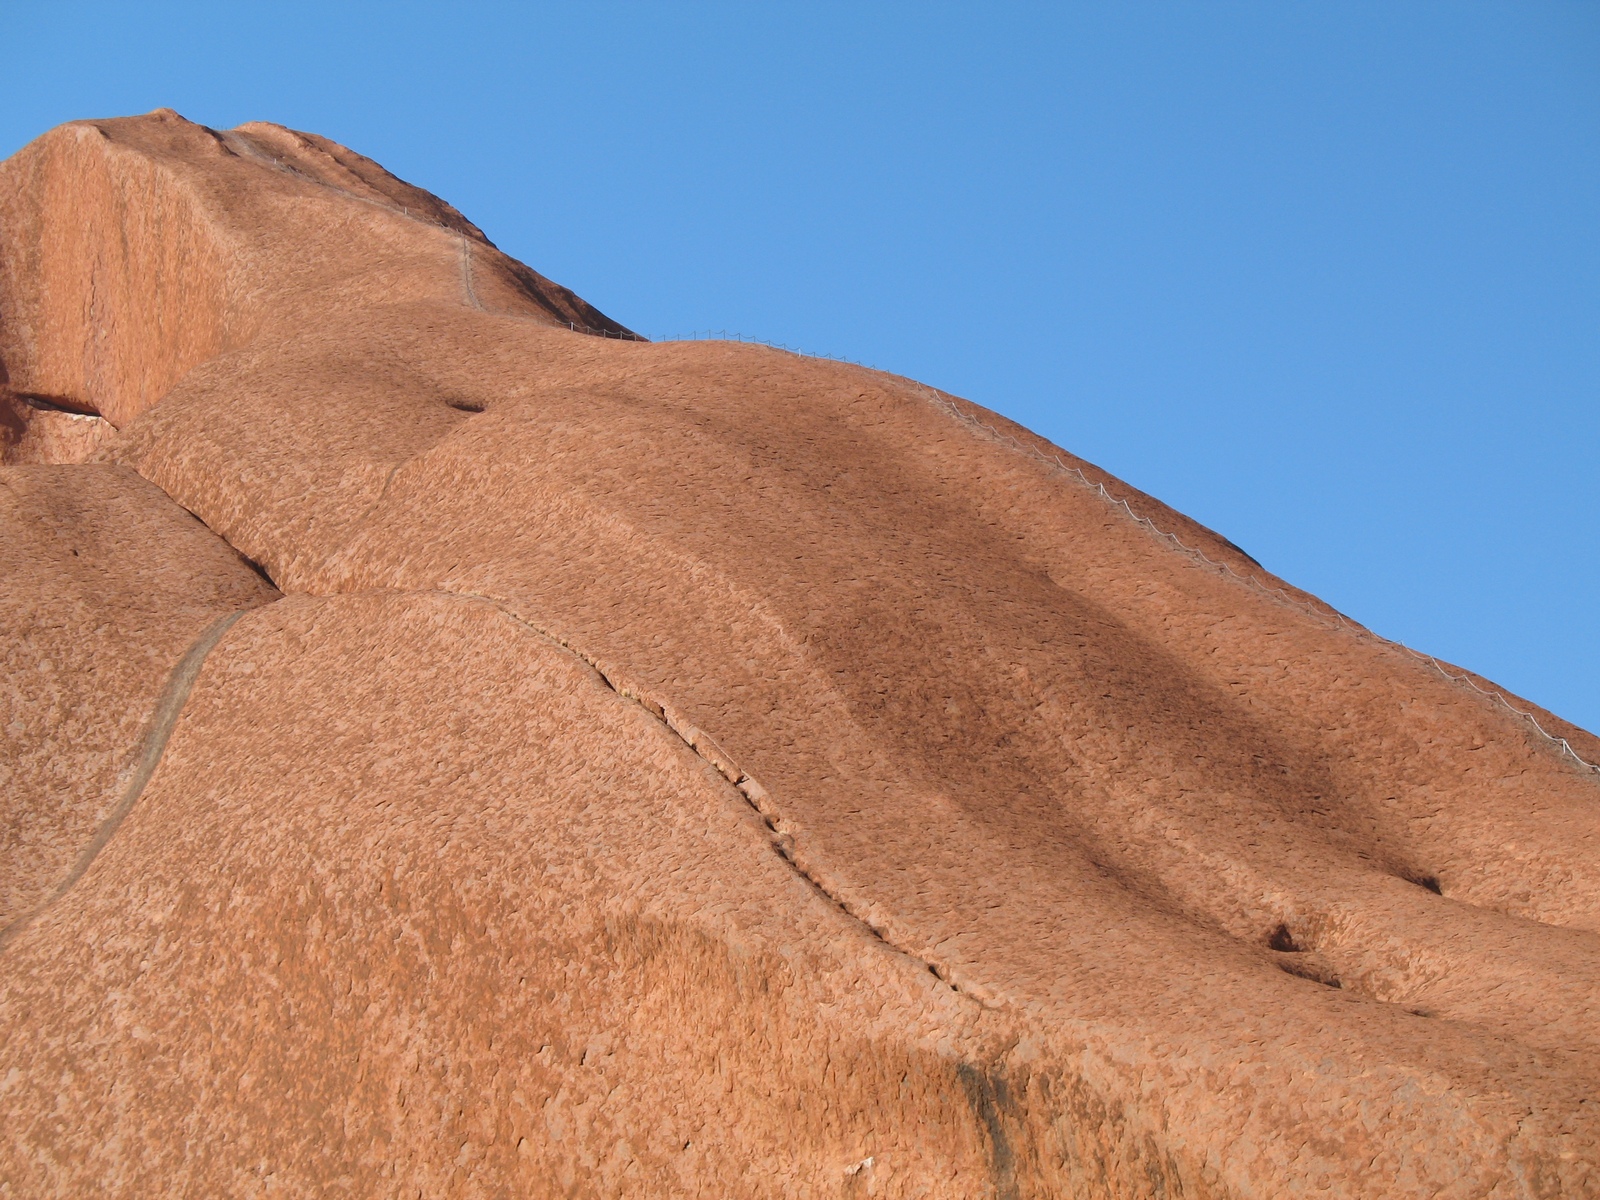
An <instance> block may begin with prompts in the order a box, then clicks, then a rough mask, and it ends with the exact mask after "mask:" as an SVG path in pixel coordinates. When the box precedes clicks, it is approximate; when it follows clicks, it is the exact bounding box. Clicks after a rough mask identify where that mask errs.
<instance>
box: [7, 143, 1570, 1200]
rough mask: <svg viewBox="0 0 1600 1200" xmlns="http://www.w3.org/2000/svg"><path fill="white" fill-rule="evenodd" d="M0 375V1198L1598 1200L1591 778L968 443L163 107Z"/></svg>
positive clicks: (27, 158)
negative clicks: (160, 733)
mask: <svg viewBox="0 0 1600 1200" xmlns="http://www.w3.org/2000/svg"><path fill="white" fill-rule="evenodd" d="M596 334H602V335H605V334H609V335H613V336H594V335H596ZM0 359H3V367H4V373H5V378H4V379H3V380H0V385H3V386H4V387H5V388H6V389H7V397H5V398H7V402H8V404H10V407H9V408H8V409H7V411H8V412H11V413H13V414H14V417H13V418H12V419H10V421H9V423H8V424H6V426H5V436H6V438H7V439H8V440H7V446H8V450H7V454H8V456H9V460H10V461H16V462H21V461H26V462H28V463H30V464H32V465H28V466H12V467H8V468H4V471H5V472H7V473H6V474H5V475H4V476H3V478H4V481H5V482H6V484H7V487H8V489H10V490H9V493H8V494H9V495H11V496H13V497H14V498H13V499H11V500H10V501H8V503H10V505H11V511H10V512H8V514H7V516H6V520H5V524H4V527H3V528H4V540H3V542H0V562H3V563H4V564H5V574H4V576H3V578H4V587H5V593H4V595H3V596H0V612H3V613H4V619H5V620H6V622H7V639H8V640H7V645H8V649H7V654H8V658H7V668H8V681H7V682H8V690H7V704H8V705H9V708H8V709H7V719H8V720H9V721H10V722H11V724H9V725H8V726H7V733H8V739H9V740H8V741H7V743H6V745H7V758H6V762H5V764H4V767H5V769H7V770H8V771H10V772H12V777H13V778H16V779H21V780H24V781H25V782H26V786H25V787H15V786H13V785H10V784H8V788H9V789H10V790H9V792H8V794H7V796H6V800H5V803H6V806H7V807H6V810H5V821H6V822H7V824H6V826H5V829H6V831H7V833H6V837H7V838H8V840H7V841H6V842H5V843H4V845H3V846H0V850H3V852H4V858H3V860H0V869H3V870H4V871H5V872H6V874H5V876H4V878H3V880H0V882H3V883H4V885H5V887H4V895H5V897H7V899H6V903H7V905H8V906H9V907H8V909H7V913H8V915H7V917H5V918H3V919H5V920H11V919H13V918H16V917H17V916H18V915H19V914H21V915H25V916H27V920H26V922H25V924H23V925H20V926H17V927H16V931H15V932H14V933H12V934H11V936H10V937H9V938H8V939H7V940H6V942H5V944H4V946H3V948H0V1194H8V1193H7V1192H6V1189H9V1194H15V1195H77V1194H86V1193H91V1192H92V1193H103V1194H111V1195H126V1196H136V1195H146V1194H150V1193H152V1192H165V1193H170V1194H183V1195H190V1194H192V1195H202V1194H204V1195H253V1194H258V1193H259V1194H267V1193H269V1192H277V1193H280V1194H291V1195H311V1194H316V1195H348V1196H353V1197H354V1196H361V1197H365V1196H389V1195H393V1196H415V1195H424V1196H500V1195H513V1194H515V1195H523V1194H526V1195H534V1196H575V1195H583V1196H623V1195H635V1196H666V1195H685V1196H688V1195H726V1196H774V1197H776V1196H818V1197H824V1196H869V1195H870V1196H884V1197H891V1196H894V1197H898V1196H906V1197H910V1196H948V1197H970V1196H985V1195H988V1196H999V1197H1024V1196H1028V1197H1033V1196H1041V1197H1042V1196H1068V1195H1070V1196H1103V1197H1118V1198H1121V1197H1157V1196H1159V1197H1175V1196H1191V1197H1279V1196H1292V1195H1306V1196H1328V1197H1369V1196H1380V1195H1381V1196H1407V1197H1413V1196H1414V1197H1424V1196H1427V1197H1434V1196H1445V1197H1459V1198H1462V1200H1465V1198H1468V1197H1508V1198H1509V1197H1546V1196H1584V1195H1594V1194H1600V1174H1597V1166H1596V1164H1597V1163H1600V1112H1597V1105H1596V1104H1595V1102H1594V1097H1595V1096H1596V1094H1597V1092H1600V1003H1597V998H1600V820H1597V819H1600V777H1597V776H1596V775H1595V774H1594V773H1593V772H1591V771H1588V770H1586V769H1584V767H1583V766H1582V765H1581V764H1579V763H1578V762H1576V761H1575V760H1574V759H1573V758H1572V757H1571V756H1569V755H1566V754H1564V753H1562V752H1561V751H1560V749H1559V748H1558V747H1556V746H1554V745H1553V744H1552V743H1551V742H1550V740H1549V739H1548V738H1546V737H1544V736H1542V735H1541V734H1540V733H1539V732H1538V731H1537V730H1535V729H1534V728H1533V727H1532V725H1530V723H1529V722H1527V721H1525V720H1523V719H1521V718H1519V717H1517V716H1516V715H1514V714H1513V713H1511V712H1510V711H1508V709H1507V708H1506V707H1505V706H1503V705H1500V704H1498V703H1496V702H1495V701H1493V700H1492V699H1490V698H1489V697H1486V696H1485V695H1483V694H1482V693H1480V692H1478V691H1475V690H1473V689H1471V688H1468V687H1465V686H1462V685H1460V684H1457V683H1455V682H1452V681H1451V680H1449V679H1447V678H1445V677H1444V676H1443V675H1441V674H1440V673H1439V671H1437V670H1435V669H1434V668H1433V667H1432V666H1431V665H1429V664H1428V663H1425V662H1421V661H1419V660H1417V659H1416V658H1414V657H1412V656H1409V655H1407V654H1405V653H1404V652H1403V651H1401V650H1399V649H1398V648H1396V647H1393V646H1391V645H1389V644H1387V643H1385V642H1383V641H1382V640H1380V639H1377V638H1375V637H1372V636H1371V635H1369V634H1367V633H1366V632H1365V631H1363V630H1361V629H1359V628H1358V627H1354V626H1352V625H1351V624H1350V623H1348V622H1346V621H1344V620H1342V619H1340V618H1339V617H1338V615H1337V614H1335V613H1333V612H1332V610H1331V609H1329V608H1327V606H1326V605H1323V604H1321V603H1320V602H1319V601H1317V600H1315V598H1313V597H1309V596H1306V595H1305V594H1303V593H1300V592H1297V591H1295V590H1294V589H1293V588H1292V587H1290V586H1289V585H1287V584H1285V583H1283V581H1280V580H1276V579H1274V578H1273V577H1271V576H1270V575H1268V574H1267V573H1266V572H1265V571H1264V570H1263V569H1262V568H1261V567H1260V566H1259V565H1257V564H1255V563H1254V562H1253V560H1250V559H1249V558H1248V557H1247V556H1245V555H1243V554H1242V552H1240V551H1239V550H1238V549H1237V548H1236V547H1234V546H1232V545H1231V544H1230V543H1228V542H1226V541H1225V540H1223V539H1222V538H1220V537H1218V536H1217V535H1216V534H1214V533H1211V532H1210V531H1209V530H1206V529H1204V528H1202V527H1200V526H1198V525H1196V524H1195V523H1193V522H1191V521H1188V520H1187V519H1186V518H1184V517H1182V516H1181V515H1179V514H1177V513H1175V512H1172V511H1171V510H1170V509H1168V508H1166V507H1165V506H1163V505H1161V504H1160V503H1159V502H1158V501H1156V500H1154V499H1152V498H1150V497H1147V496H1143V495H1141V494H1140V493H1138V492H1137V491H1135V490H1134V489H1131V488H1129V487H1127V486H1126V485H1124V484H1122V483H1120V482H1119V481H1117V480H1115V479H1113V478H1111V477H1109V476H1107V475H1105V474H1104V473H1103V472H1100V471H1098V470H1096V469H1095V468H1094V467H1092V466H1091V465H1089V464H1087V463H1082V462H1081V461H1079V460H1077V459H1075V458H1073V457H1072V456H1070V455H1069V454H1067V453H1066V452H1065V451H1062V450H1058V449H1056V448H1055V447H1051V446H1048V445H1047V444H1046V443H1044V442H1043V441H1042V440H1041V439H1038V438H1036V437H1034V436H1033V435H1031V434H1029V433H1027V432H1026V431H1025V430H1022V429H1020V428H1018V427H1016V426H1013V425H1011V424H1010V423H1009V422H1006V421H1004V420H1003V419H1002V418H1000V417H997V416H995V415H994V414H992V413H988V412H986V411H985V410H983V409H980V408H978V407H977V406H975V405H970V404H968V403H967V402H965V401H961V400H957V399H954V398H952V397H948V396H946V395H944V394H943V393H939V392H936V391H934V390H932V389H930V388H927V387H924V386H922V385H920V384H917V383H914V382H912V381H909V380H905V379H901V378H897V377H894V376H890V375H886V374H883V373H880V372H876V371H871V370H866V369H862V368H858V367H853V366H847V365H843V364H839V363H833V362H828V361H822V360H816V359H808V358H802V357H799V356H796V355H792V354H788V353H785V352H782V351H777V350H771V349H767V348H763V347H758V346H749V345H735V344H725V343H666V344H649V343H645V342H642V341H637V340H631V335H627V331H626V330H625V329H623V327H622V326H620V325H618V324H617V323H616V322H614V321H612V320H611V319H610V318H608V317H606V316H604V315H603V314H601V313H599V312H598V311H597V310H595V309H594V308H592V307H591V306H589V305H588V304H586V303H585V302H584V301H582V300H580V299H578V298H577V297H576V296H574V295H572V293H570V292H568V291H567V290H566V289H564V288H561V287H559V286H558V285H555V284H553V283H551V282H550V281H548V280H545V279H544V278H543V277H542V276H539V275H537V274H536V273H534V272H533V271H531V270H529V269H528V268H526V267H524V266H522V265H521V264H519V263H516V262H514V261H513V260H511V259H509V258H507V257H506V256H505V255H503V254H501V253H500V252H499V251H498V250H496V249H495V248H494V247H493V246H491V245H490V244H489V243H488V241H487V240H486V239H485V238H484V237H483V235H482V234H481V233H480V232H479V231H478V230H477V228H476V227H475V226H473V225H472V224H471V223H470V222H469V221H467V220H466V219H465V218H464V217H462V216H461V214H459V213H457V212H456V211H455V210H454V209H453V208H451V207H450V206H449V205H447V204H445V203H443V202H442V201H440V200H438V199H436V198H435V197H432V196H429V195H427V194H426V193H424V192H421V191H420V190H418V189H416V188H412V187H410V186H409V185H407V184H404V183H402V182H401V181H399V180H397V179H395V178H393V177H392V176H390V175H388V174H387V173H386V172H384V171H383V169H382V168H380V167H378V166H377V165H376V164H375V163H372V162H371V161H370V160H367V159H365V158H362V157H361V156H360V155H357V154H354V153H353V152H351V151H349V150H347V149H345V148H343V147H340V146H337V145H335V144H333V143H331V142H328V141H326V140H325V139H322V138H318V137H315V136H313V135H309V134H299V133H295V132H292V131H289V130H285V129H282V128H279V127H276V126H268V125H249V126H244V127H241V128H240V129H238V130H233V131H228V132H217V131H213V130H209V129H205V128H203V127H201V126H197V125H194V124H191V123H189V122H187V121H184V120H183V119H182V118H180V117H178V116H177V115H176V114H174V113H170V112H165V111H163V112H158V113H154V114H151V115H149V116H147V117H140V118H129V119H121V120H112V121H94V122H80V123H75V124H72V125H68V126H64V127H62V128H60V129H58V130H55V131H53V132H51V133H50V134H47V135H46V136H45V137H43V138H41V139H40V140H39V141H37V142H35V143H34V144H33V145H31V146H30V147H28V148H26V149H24V150H23V151H21V152H20V153H19V154H18V155H17V156H15V157H14V158H13V159H11V160H9V161H8V162H6V163H5V164H4V165H3V166H0ZM41 421H43V422H45V424H38V422H41ZM74 421H77V422H83V421H100V422H103V427H102V426H95V427H94V428H93V429H92V430H90V429H88V428H87V427H84V428H82V429H81V430H80V428H79V426H78V425H73V424H72V422H74ZM60 430H68V432H67V433H62V432H60ZM84 459H88V460H91V461H89V462H87V463H84V462H82V461H81V460H84ZM1080 473H1081V474H1080ZM1085 479H1087V480H1088V481H1089V483H1087V484H1086V483H1085V482H1084V481H1085ZM1091 484H1092V485H1097V486H1090V485H1091ZM1113 501H1115V502H1113ZM1121 501H1126V505H1127V506H1126V507H1124V505H1123V504H1122V503H1120V502H1121ZM1130 509H1131V511H1132V512H1133V513H1137V514H1138V515H1139V516H1142V517H1144V518H1147V519H1148V520H1149V521H1151V522H1154V523H1155V524H1156V525H1157V526H1159V527H1160V528H1162V529H1165V530H1167V531H1170V532H1172V533H1174V534H1177V535H1178V536H1179V537H1180V538H1181V539H1182V541H1183V542H1184V543H1185V544H1186V545H1188V546H1190V547H1198V548H1199V549H1200V550H1202V551H1203V552H1204V554H1205V555H1206V556H1207V557H1208V558H1209V559H1211V560H1212V561H1213V562H1215V563H1221V564H1224V565H1226V566H1227V567H1228V568H1230V569H1231V570H1230V571H1224V570H1221V569H1219V568H1218V567H1216V566H1213V565H1211V564H1210V563H1207V562H1206V561H1204V560H1202V559H1201V558H1199V557H1198V556H1196V555H1194V554H1191V553H1188V552H1186V551H1185V550H1184V549H1182V548H1181V547H1179V546H1178V545H1175V544H1174V542H1173V541H1172V540H1170V539H1167V538H1163V537H1160V536H1157V535H1156V534H1154V533H1152V531H1151V529H1150V528H1149V527H1148V526H1147V525H1146V524H1144V523H1141V522H1140V521H1138V520H1135V519H1134V518H1133V517H1132V516H1130ZM185 510H187V511H185ZM190 514H193V516H192V517H191V516H190ZM194 518H198V519H199V520H198V521H196V520H195V519H194ZM202 522H203V524H201V523H202ZM56 527H59V528H60V529H68V530H78V529H84V530H91V531H93V533H94V539H97V540H95V541H94V544H95V545H96V546H97V547H98V549H97V550H96V555H97V557H95V559H94V566H93V571H94V572H95V573H94V574H93V575H92V576H86V575H85V574H84V571H85V570H87V569H88V568H84V567H80V566H79V565H78V564H77V560H76V559H75V558H74V559H73V561H72V562H69V561H68V558H71V557H73V556H71V555H67V556H65V557H64V556H63V555H64V553H65V552H64V550H63V549H62V547H66V548H67V549H71V548H72V546H67V543H68V542H72V544H73V546H76V544H77V543H76V542H73V540H72V537H70V536H68V535H67V534H65V533H61V532H59V531H51V530H55V529H56ZM41 531H45V532H41ZM52 539H53V540H52ZM79 540H82V539H81V538H80V539H79ZM91 540H93V539H91ZM58 543H59V545H58ZM256 565H259V569H260V571H261V572H262V573H264V574H265V575H266V576H268V577H270V580H271V584H270V585H269V584H268V582H267V581H266V580H264V579H263V578H261V575H259V574H257V572H256V570H255V569H254V567H255V566H256ZM276 589H281V590H282V595H281V597H280V594H279V592H278V591H277V590H276ZM232 613H242V614H243V615H241V616H239V617H237V619H236V620H234V621H233V623H232V624H231V625H228V626H226V628H225V629H224V630H223V631H222V632H221V633H220V636H219V639H218V640H216V642H215V645H214V646H209V645H208V647H207V648H206V649H207V653H205V655H204V657H203V661H201V660H198V659H196V658H194V656H193V653H192V651H191V647H192V646H193V645H194V643H195V639H196V638H199V637H200V636H201V635H202V633H203V631H204V630H206V629H208V628H213V627H215V622H216V621H218V620H219V619H220V618H224V617H226V616H228V615H229V614H232ZM41 631H42V632H41ZM186 653H187V654H190V657H189V658H188V659H185V655H186ZM180 660H183V661H185V662H189V663H190V664H191V666H192V667H193V670H192V671H191V673H190V675H185V676H183V679H184V681H185V682H184V688H183V694H182V696H181V697H180V699H181V715H179V716H177V717H176V719H175V720H174V721H172V722H171V723H170V729H168V730H167V732H166V733H165V734H164V740H163V741H162V743H161V745H160V747H159V756H158V757H159V763H158V765H157V766H155V768H154V770H153V772H152V773H150V775H149V778H148V781H147V782H145V783H143V785H142V787H140V788H139V789H138V792H137V795H136V797H134V798H133V799H132V800H131V802H130V803H128V804H127V805H126V811H125V813H124V814H122V815H120V816H119V818H118V823H117V824H116V826H115V829H114V831H111V832H110V833H109V834H106V835H102V836H101V838H100V841H99V842H94V841H93V839H94V837H95V832H96V830H97V829H100V828H101V824H102V823H103V820H104V818H105V813H106V812H108V811H109V808H108V805H110V804H111V803H112V802H113V801H114V800H115V798H116V796H117V795H119V793H118V792H117V789H116V786H115V784H116V779H117V773H118V772H119V771H123V772H126V771H127V770H128V764H129V763H131V762H132V761H133V760H134V758H135V757H136V756H137V754H138V753H139V747H140V746H141V745H142V744H143V743H141V742H140V738H141V736H143V735H142V734H141V731H142V730H145V729H147V728H148V727H150V726H151V723H152V721H153V719H154V717H153V714H154V713H155V712H156V710H157V708H158V707H159V703H160V702H161V697H162V696H164V695H170V694H171V685H170V682H169V681H170V680H171V679H172V678H173V672H174V671H176V670H177V668H178V664H179V662H180ZM196 663H198V665H197V666H194V664H196ZM191 675H192V679H191ZM163 688H166V689H167V691H166V692H163ZM1513 702H1514V703H1516V704H1517V705H1518V707H1522V708H1527V709H1529V710H1530V711H1533V712H1535V714H1536V715H1537V716H1538V719H1539V720H1540V721H1541V723H1542V724H1543V725H1544V728H1545V729H1547V730H1551V731H1554V732H1558V733H1559V734H1561V735H1563V736H1565V737H1567V738H1568V739H1569V741H1570V742H1571V745H1572V747H1573V748H1574V749H1575V750H1576V751H1578V753H1579V754H1580V755H1581V756H1582V757H1584V758H1587V759H1589V760H1591V761H1600V739H1596V738H1594V737H1593V736H1592V735H1589V734H1587V733H1585V732H1584V731H1582V730H1578V729H1576V728H1574V727H1572V726H1570V725H1568V724H1566V723H1564V722H1561V721H1560V720H1559V719H1557V718H1555V717H1553V716H1551V715H1550V714H1546V713H1542V712H1540V711H1539V710H1536V709H1533V706H1531V705H1527V704H1525V702H1521V701H1516V700H1515V698H1513ZM41 831H42V832H41ZM86 847H88V848H89V849H92V850H93V854H92V856H91V857H90V858H88V859H85V858H84V855H85V853H86V851H85V848H86ZM74 861H78V862H80V863H84V864H86V865H83V867H82V869H81V871H80V873H79V874H78V875H74V876H71V877H70V886H67V887H65V888H60V887H58V886H57V882H58V881H59V880H61V879H63V878H65V877H66V876H67V874H68V873H69V872H70V870H71V864H72V863H73V862H74ZM24 910H26V911H25V912H24ZM0 936H3V935H0Z"/></svg>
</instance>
